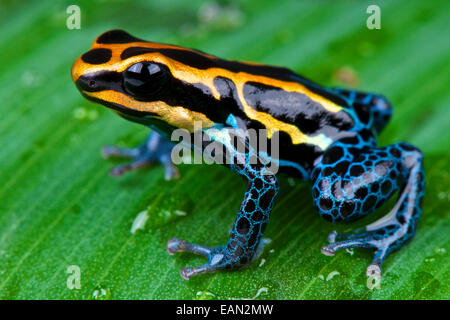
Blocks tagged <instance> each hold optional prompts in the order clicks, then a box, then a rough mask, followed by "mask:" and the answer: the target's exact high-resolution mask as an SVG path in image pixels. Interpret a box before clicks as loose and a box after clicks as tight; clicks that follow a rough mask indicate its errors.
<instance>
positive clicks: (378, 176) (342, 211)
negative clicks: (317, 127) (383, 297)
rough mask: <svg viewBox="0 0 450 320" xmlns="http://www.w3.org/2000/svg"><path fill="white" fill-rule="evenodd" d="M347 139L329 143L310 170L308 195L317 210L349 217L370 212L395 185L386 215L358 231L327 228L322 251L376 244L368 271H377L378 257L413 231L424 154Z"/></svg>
mask: <svg viewBox="0 0 450 320" xmlns="http://www.w3.org/2000/svg"><path fill="white" fill-rule="evenodd" d="M352 139H353V138H346V139H343V140H341V141H340V142H339V141H338V142H336V143H334V145H332V147H330V148H329V149H328V150H327V151H326V152H325V153H324V155H323V158H322V160H321V162H320V163H319V164H318V165H317V167H316V168H315V169H314V171H313V173H312V179H313V183H314V186H313V198H314V203H315V206H316V207H317V209H318V211H319V213H320V215H321V216H322V217H323V218H325V219H326V220H328V221H331V222H340V221H349V220H353V219H357V218H360V217H362V216H365V215H367V214H369V213H370V212H372V211H374V210H375V209H376V208H378V207H380V206H381V205H382V204H383V203H384V202H385V201H386V200H387V199H388V198H389V197H390V196H391V195H392V194H393V193H394V192H395V191H396V190H400V193H399V198H398V200H397V203H396V205H395V206H394V208H393V209H392V211H391V212H390V213H389V214H387V215H386V216H385V217H383V218H382V219H380V220H378V221H376V222H374V223H372V224H370V225H368V226H366V227H365V228H364V229H365V230H364V232H363V233H361V234H352V235H344V234H336V233H335V232H334V233H332V234H331V235H330V237H329V240H331V242H332V243H331V244H329V245H328V246H325V247H323V248H322V253H324V254H326V255H334V254H335V252H336V251H337V250H340V249H345V248H355V247H361V248H371V249H375V257H374V259H373V261H372V264H371V265H370V266H369V267H368V268H367V274H368V275H373V274H381V264H382V262H383V260H384V259H385V258H386V257H387V256H388V255H389V254H390V253H391V252H392V251H393V250H396V249H398V248H400V247H401V246H402V245H403V244H404V243H405V242H407V241H408V240H409V239H411V238H412V237H413V236H414V234H415V232H416V228H417V224H418V220H419V217H420V214H421V212H422V209H421V206H422V199H423V195H424V184H425V176H424V171H423V164H422V161H423V156H422V153H421V152H420V151H419V150H418V149H417V148H415V147H414V146H411V145H409V144H405V143H399V144H395V145H391V146H388V147H384V148H375V147H373V146H369V145H367V144H366V145H363V144H362V141H358V139H357V138H356V137H355V138H354V140H355V141H350V140H352ZM335 240H342V241H339V242H334V241H335Z"/></svg>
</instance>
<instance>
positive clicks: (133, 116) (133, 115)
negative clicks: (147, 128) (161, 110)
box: [81, 90, 159, 125]
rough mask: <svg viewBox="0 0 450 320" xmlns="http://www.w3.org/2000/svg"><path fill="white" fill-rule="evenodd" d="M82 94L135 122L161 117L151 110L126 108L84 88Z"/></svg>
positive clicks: (143, 122)
mask: <svg viewBox="0 0 450 320" xmlns="http://www.w3.org/2000/svg"><path fill="white" fill-rule="evenodd" d="M81 94H82V95H83V97H85V98H86V99H88V100H89V101H92V102H94V103H98V104H101V105H104V106H106V107H108V108H110V109H112V110H114V111H115V112H117V113H119V114H120V115H121V116H122V115H123V116H126V117H129V118H127V119H129V120H131V121H134V122H139V123H142V124H145V125H147V124H148V121H151V120H153V119H154V118H158V117H159V116H158V115H157V114H156V113H152V112H149V111H137V110H133V109H130V108H126V107H124V106H122V105H120V104H118V103H115V102H110V101H107V100H102V99H99V98H97V97H94V96H92V95H91V94H89V92H86V91H84V90H83V91H82V92H81Z"/></svg>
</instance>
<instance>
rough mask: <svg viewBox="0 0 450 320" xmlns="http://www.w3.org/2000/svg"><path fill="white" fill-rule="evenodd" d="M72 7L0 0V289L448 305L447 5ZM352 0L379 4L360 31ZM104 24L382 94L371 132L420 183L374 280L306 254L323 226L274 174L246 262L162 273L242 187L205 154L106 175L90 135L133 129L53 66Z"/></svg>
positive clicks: (30, 294)
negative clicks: (399, 236) (382, 112)
mask: <svg viewBox="0 0 450 320" xmlns="http://www.w3.org/2000/svg"><path fill="white" fill-rule="evenodd" d="M76 3H77V4H78V5H79V6H80V8H81V29H80V30H68V29H67V28H66V18H67V14H66V8H67V6H69V5H70V4H73V1H70V2H69V1H61V2H58V3H57V2H55V1H50V0H47V1H24V2H18V1H3V2H2V3H1V4H0V9H1V10H0V46H1V48H2V50H0V70H1V73H0V101H1V102H2V103H1V105H0V112H1V116H0V146H1V147H0V181H2V184H1V186H0V212H1V215H0V298H3V299H68V298H70V299H241V298H256V299H355V298H357V299H449V298H450V295H449V292H450V290H449V279H450V273H449V270H450V268H449V263H450V259H449V255H448V252H449V251H450V247H449V240H450V239H449V235H450V225H449V207H450V193H449V190H450V176H449V172H450V170H449V169H450V153H449V150H450V148H449V147H450V143H449V141H448V124H449V122H448V118H449V116H450V114H449V107H448V106H449V103H450V95H449V90H448V88H449V84H450V83H449V79H450V68H449V64H448V60H449V58H450V54H449V53H450V50H449V49H450V42H449V41H448V40H447V39H448V36H449V35H450V30H449V25H448V21H449V19H450V10H449V9H450V7H449V3H448V1H444V0H441V1H420V0H415V1H410V0H402V1H370V2H368V1H367V2H366V1H353V2H352V1H346V2H344V1H342V2H337V1H328V2H325V3H318V2H314V1H269V0H264V1H257V0H246V1H242V2H233V3H234V6H230V5H228V7H225V8H224V7H222V8H220V7H218V6H214V5H213V4H211V3H206V4H205V2H204V1H200V0H196V1H181V0H178V1H158V2H156V1H144V0H142V1H137V2H131V1H130V2H126V1H111V2H108V3H106V2H104V1H100V0H98V1H87V0H86V1H77V2H76ZM221 3H225V6H226V3H227V2H221ZM369 4H378V5H379V6H380V8H381V18H382V20H381V27H382V28H381V30H368V29H367V28H366V24H365V22H366V19H367V17H368V14H367V13H366V8H367V6H368V5H369ZM111 28H122V29H127V30H128V31H129V32H131V33H132V34H134V35H136V36H138V37H140V38H144V39H151V40H153V41H157V42H169V43H177V44H180V45H183V46H188V47H196V48H199V49H200V50H204V51H206V52H210V53H212V54H216V55H218V56H223V57H227V58H232V59H245V60H252V61H256V62H263V63H271V64H275V65H283V66H288V67H290V68H292V69H294V70H296V71H298V72H300V73H301V74H304V75H306V76H307V77H309V78H312V79H315V80H317V81H319V82H321V83H323V84H327V85H341V86H342V85H344V86H345V85H349V86H355V87H358V88H360V89H362V90H366V91H377V92H382V93H384V94H385V95H386V96H387V97H389V99H390V100H391V101H392V102H393V104H394V106H395V114H394V117H393V119H392V122H391V123H390V124H389V126H388V127H387V128H386V130H385V131H384V132H383V134H382V135H381V136H380V143H381V144H390V143H395V142H399V141H408V142H410V143H413V144H416V145H417V146H419V147H420V148H421V149H422V150H423V151H424V153H425V156H426V157H425V167H426V179H427V182H426V197H425V202H424V211H423V215H422V219H421V222H420V225H419V230H418V232H417V235H416V237H415V238H414V239H413V241H412V242H411V243H410V244H408V245H407V246H405V247H404V248H402V250H400V251H398V252H396V253H394V254H392V255H391V256H390V257H389V258H388V260H387V261H386V262H385V265H384V275H383V279H382V282H381V288H380V289H373V290H370V289H368V287H367V278H366V276H365V275H364V272H365V268H366V266H367V265H368V264H369V263H370V261H371V258H372V253H371V252H369V251H364V250H354V251H353V252H345V251H344V252H339V253H338V254H337V255H336V256H335V257H327V256H324V255H322V254H321V253H320V248H321V246H322V245H324V244H326V237H327V234H328V233H329V232H330V231H332V230H333V229H334V228H335V227H336V226H333V225H330V224H328V223H327V222H325V221H323V220H321V219H320V218H319V216H318V215H317V214H316V212H315V209H314V207H313V205H312V201H311V195H310V192H311V191H310V186H309V185H308V184H306V183H302V182H300V181H295V180H293V179H289V178H281V182H280V183H281V191H280V195H279V196H278V198H277V201H276V205H275V208H274V210H273V213H272V216H271V221H270V223H269V226H268V228H267V230H266V233H265V238H267V239H270V240H271V242H270V243H269V244H267V245H266V247H265V248H264V250H263V253H262V255H261V256H260V257H259V258H258V259H257V260H256V261H254V262H253V263H252V264H251V265H250V267H249V268H247V269H244V270H239V271H232V272H218V273H215V274H207V275H201V276H198V277H195V278H193V279H191V280H190V281H185V280H183V279H182V278H181V277H180V276H179V273H178V271H179V269H180V268H182V267H185V266H189V265H198V264H202V263H204V259H203V258H201V257H198V256H193V255H190V254H177V255H176V256H170V255H168V254H167V250H166V244H167V241H168V239H169V238H171V237H179V238H182V239H186V240H189V241H193V242H196V243H200V244H205V245H210V246H214V245H220V244H223V243H225V241H226V239H227V235H228V230H229V228H230V227H231V226H232V223H233V221H234V218H235V212H236V211H237V210H238V208H239V204H240V201H241V199H242V196H243V192H244V190H245V185H244V183H243V182H242V180H241V179H240V178H239V177H238V176H236V175H235V174H233V173H232V172H230V171H228V170H227V169H226V168H223V167H219V166H208V165H192V166H187V165H182V166H181V167H180V171H181V174H182V177H181V179H179V180H178V181H170V182H167V181H165V180H164V178H163V176H164V171H163V168H161V167H159V166H155V167H152V168H149V169H146V170H140V171H138V172H133V173H130V174H127V175H126V176H124V177H122V178H119V179H117V178H113V177H111V176H109V175H108V170H109V169H110V168H111V167H112V166H113V165H114V163H113V162H108V161H105V160H103V159H102V158H101V156H100V152H99V151H100V148H101V146H103V145H106V144H119V145H124V146H134V145H136V144H138V143H139V142H140V141H141V140H142V139H144V138H145V136H146V135H147V130H146V129H145V128H143V127H140V126H138V125H135V124H132V123H129V122H126V121H124V120H122V119H119V118H118V117H116V116H115V115H114V114H113V113H112V112H110V111H109V110H106V108H103V107H101V106H97V105H94V104H92V103H90V102H88V101H86V100H84V99H83V98H82V97H81V95H80V94H79V92H78V91H77V90H76V89H75V87H74V85H73V83H72V80H71V78H70V68H71V65H72V63H73V61H74V60H75V59H76V58H77V57H78V56H79V55H80V54H81V53H83V52H84V51H86V50H87V49H88V48H89V47H90V45H91V43H92V41H93V39H94V38H95V37H96V36H97V35H99V34H100V33H101V32H103V31H105V30H108V29H111ZM392 204H393V202H392V201H391V202H390V204H388V206H389V205H391V206H392ZM388 209H389V208H388V207H384V208H383V209H382V210H381V211H382V212H380V213H379V214H377V215H376V217H379V216H380V215H381V214H382V213H383V212H384V213H385V212H387V210H388ZM140 213H141V215H139V214H140ZM138 216H139V219H138V220H136V217H138ZM376 217H372V218H369V219H364V221H362V222H361V223H367V222H369V221H372V220H373V219H374V218H376ZM133 222H134V223H135V224H134V227H133ZM361 223H360V224H361ZM356 225H358V224H356ZM350 227H353V225H345V226H337V228H338V229H339V230H342V229H347V228H350ZM132 229H133V231H134V232H133V233H132V232H130V230H132ZM69 266H78V267H79V268H80V276H81V288H80V289H73V290H71V289H69V287H68V286H67V283H68V279H69V280H70V276H71V275H72V273H67V270H68V267H69Z"/></svg>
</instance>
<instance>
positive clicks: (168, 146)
mask: <svg viewBox="0 0 450 320" xmlns="http://www.w3.org/2000/svg"><path fill="white" fill-rule="evenodd" d="M172 148H173V143H172V142H170V141H167V140H166V139H165V138H164V137H162V136H161V135H160V134H159V133H157V132H156V131H152V132H151V133H150V134H149V136H148V137H147V139H145V141H144V142H143V143H142V144H141V145H140V146H138V147H136V148H131V149H128V148H119V147H112V146H107V147H104V148H103V149H102V154H103V156H104V157H105V158H111V157H122V158H129V159H133V161H132V162H130V163H126V164H123V165H119V166H116V167H114V168H112V169H111V171H110V173H111V174H112V175H113V176H121V175H123V174H124V173H125V172H128V171H131V170H136V169H138V168H142V167H145V166H148V165H149V164H151V163H157V162H159V163H161V164H162V165H163V166H164V167H165V179H166V180H170V179H173V178H177V177H178V176H179V173H178V169H177V168H176V167H175V165H174V164H173V163H172V160H171V157H170V154H171V151H172Z"/></svg>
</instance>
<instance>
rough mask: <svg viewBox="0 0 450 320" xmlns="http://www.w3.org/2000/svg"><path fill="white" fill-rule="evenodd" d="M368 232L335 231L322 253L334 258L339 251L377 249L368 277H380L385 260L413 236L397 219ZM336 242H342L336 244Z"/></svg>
mask: <svg viewBox="0 0 450 320" xmlns="http://www.w3.org/2000/svg"><path fill="white" fill-rule="evenodd" d="M365 230H367V231H366V232H363V233H360V234H338V233H337V232H336V231H333V232H332V233H330V235H329V236H328V240H329V241H330V242H331V243H330V244H329V245H327V246H324V247H322V250H321V251H322V253H323V254H325V255H327V256H334V254H335V253H336V251H337V250H341V249H350V248H369V249H375V256H374V259H373V261H372V263H371V264H370V265H369V266H368V267H367V269H366V275H367V276H380V275H381V265H382V263H383V261H384V259H385V258H386V257H387V256H388V255H389V254H390V253H391V252H392V251H394V250H396V249H397V248H399V247H401V246H402V245H403V244H404V243H405V242H406V241H407V240H409V239H410V238H411V237H412V234H409V233H408V232H407V228H405V227H404V226H402V225H400V223H398V222H397V221H396V219H395V218H394V219H392V220H390V221H389V220H388V221H385V223H384V224H383V226H380V227H379V228H371V226H367V227H366V228H365ZM335 240H342V241H338V242H335Z"/></svg>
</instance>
